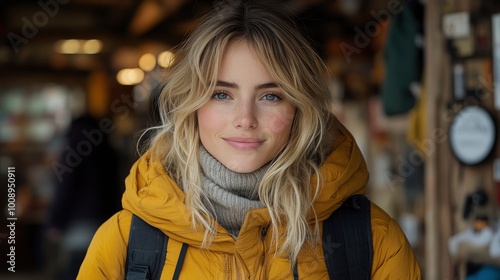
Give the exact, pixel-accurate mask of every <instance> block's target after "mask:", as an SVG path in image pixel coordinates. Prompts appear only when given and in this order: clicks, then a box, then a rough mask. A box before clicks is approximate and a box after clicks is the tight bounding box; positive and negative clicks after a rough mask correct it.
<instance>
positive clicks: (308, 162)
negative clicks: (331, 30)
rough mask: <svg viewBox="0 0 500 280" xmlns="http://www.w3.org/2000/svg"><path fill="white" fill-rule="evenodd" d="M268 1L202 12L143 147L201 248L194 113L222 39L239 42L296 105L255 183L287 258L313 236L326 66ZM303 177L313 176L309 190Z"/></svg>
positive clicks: (326, 114) (207, 223)
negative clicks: (176, 190) (179, 194)
mask: <svg viewBox="0 0 500 280" xmlns="http://www.w3.org/2000/svg"><path fill="white" fill-rule="evenodd" d="M269 2H270V1H266V2H265V3H264V2H263V3H257V2H256V1H248V2H239V3H236V2H235V1H228V2H227V3H226V2H220V3H219V4H218V5H216V6H215V9H214V10H213V11H212V12H211V13H209V14H208V15H206V16H204V17H203V18H202V21H201V23H200V24H199V25H198V27H197V28H196V30H195V31H193V32H192V33H191V35H190V36H189V37H188V38H187V39H186V41H185V42H184V43H183V44H182V45H180V47H179V48H178V51H177V53H176V58H175V61H174V65H173V66H172V68H171V70H170V71H169V74H168V77H167V79H166V82H165V85H164V87H163V89H162V91H161V93H160V95H159V99H158V109H159V111H160V112H159V113H160V116H161V121H162V124H161V125H160V126H158V127H156V129H157V131H156V134H155V136H154V137H153V138H152V139H151V142H150V146H149V149H150V152H151V155H152V156H153V157H155V158H157V159H158V160H160V161H162V162H163V165H164V166H165V169H166V171H167V172H168V173H169V174H170V175H171V176H172V177H173V178H174V179H175V180H176V182H177V183H178V184H179V186H180V187H181V188H182V189H183V190H184V192H185V194H186V204H187V205H188V207H189V208H190V209H191V211H192V218H193V219H192V221H193V226H194V227H196V226H200V225H201V226H202V227H203V230H204V231H205V239H204V243H203V246H204V247H206V248H208V246H209V245H210V242H211V241H212V240H213V237H214V236H215V234H216V230H215V221H214V219H213V218H211V215H210V214H209V213H210V211H209V210H208V209H207V207H210V206H207V205H205V204H204V203H203V196H204V191H203V187H202V186H201V184H200V178H201V176H200V175H201V173H202V171H201V167H200V165H199V161H198V151H199V148H200V145H201V144H200V139H199V135H198V123H197V118H196V112H197V110H198V109H199V108H200V107H201V106H202V105H203V104H204V103H205V102H207V101H208V100H209V98H210V96H211V95H212V94H213V90H214V86H215V83H216V81H217V73H218V71H219V65H220V63H221V59H222V56H223V54H224V51H225V50H226V47H227V46H228V44H229V43H230V42H232V41H234V40H246V41H247V42H248V43H249V45H251V46H252V47H253V48H254V50H255V51H256V53H257V54H258V56H259V57H260V59H261V62H262V63H263V64H264V65H265V66H266V67H267V69H268V70H269V72H270V74H271V75H272V77H273V79H274V80H275V82H276V83H277V84H278V85H279V86H280V87H281V88H282V89H283V91H284V92H285V94H286V98H288V99H289V100H290V101H291V102H292V103H293V104H294V105H295V106H296V107H297V111H296V115H295V118H294V122H293V126H292V132H291V134H290V139H289V142H288V144H287V145H286V146H285V147H284V148H283V150H282V151H281V152H280V153H279V154H278V155H276V157H275V158H274V160H273V162H272V164H271V166H270V167H269V169H268V171H267V172H266V174H265V175H264V177H263V179H262V181H261V183H260V185H259V197H260V200H261V201H262V203H263V204H264V205H265V206H266V207H267V209H268V210H269V214H270V217H271V225H270V226H271V227H272V233H273V235H272V236H273V237H272V238H273V242H274V243H273V244H276V253H278V254H280V255H281V254H285V255H286V256H287V257H288V258H289V259H290V260H291V261H292V262H295V261H296V260H297V257H298V254H299V251H300V250H301V248H302V247H303V245H304V244H305V243H306V242H307V241H308V240H312V239H316V238H317V237H318V236H319V230H318V223H317V219H316V215H315V213H314V209H313V207H312V205H313V203H314V200H315V198H316V196H317V193H318V191H319V189H320V185H321V177H320V176H319V175H320V174H319V166H320V165H321V164H322V163H323V161H324V159H325V157H326V156H327V155H328V154H329V152H330V151H331V143H332V137H333V135H332V134H333V130H334V129H333V126H334V124H335V117H334V116H333V115H332V114H331V112H330V104H331V99H330V92H329V90H328V79H329V75H328V71H327V67H326V66H325V64H324V63H323V61H322V59H321V58H320V57H319V56H318V55H317V53H316V52H315V51H314V49H313V48H312V47H311V44H310V41H308V40H307V39H306V38H305V37H304V36H303V35H301V32H300V31H299V30H300V29H299V28H298V27H297V26H296V23H295V21H294V20H293V19H292V18H291V17H290V16H289V14H290V13H289V12H288V10H284V9H283V8H281V7H276V6H272V7H271V6H269V5H270V4H269ZM314 174H316V176H314ZM312 177H316V180H312V179H313V178H312ZM311 182H316V186H315V188H312V186H311ZM313 189H314V190H315V191H312V190H313ZM311 216H312V217H314V220H315V222H314V225H310V219H311ZM280 229H281V230H280ZM278 240H279V242H278Z"/></svg>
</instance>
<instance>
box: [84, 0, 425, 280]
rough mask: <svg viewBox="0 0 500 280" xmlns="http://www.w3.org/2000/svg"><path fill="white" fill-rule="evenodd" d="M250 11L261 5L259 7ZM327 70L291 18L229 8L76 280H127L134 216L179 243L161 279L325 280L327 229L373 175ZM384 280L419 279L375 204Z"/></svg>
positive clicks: (378, 275)
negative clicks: (340, 111) (340, 114)
mask: <svg viewBox="0 0 500 280" xmlns="http://www.w3.org/2000/svg"><path fill="white" fill-rule="evenodd" d="M252 3H253V4H252ZM327 81H328V73H327V70H326V67H325V65H324V64H323V62H322V60H321V59H320V58H319V57H318V56H317V55H316V54H315V52H314V50H313V49H312V48H311V46H310V45H309V42H308V41H307V40H306V39H305V38H304V37H303V36H302V35H301V34H300V32H299V31H298V29H297V28H296V26H295V25H294V23H293V21H292V20H291V19H290V17H289V16H288V15H287V13H286V12H280V9H278V8H277V7H270V6H268V4H262V3H261V4H255V1H249V3H238V4H234V2H231V4H220V5H218V6H216V9H215V10H214V11H213V12H212V13H210V14H209V15H207V16H205V17H204V20H203V21H202V23H201V25H199V27H198V28H197V29H196V30H195V31H194V32H193V33H192V35H191V36H190V37H189V38H188V39H187V41H186V42H185V43H184V44H183V45H182V47H181V48H180V50H179V53H178V54H177V57H176V59H175V65H174V66H173V68H172V70H171V72H170V74H169V77H168V81H167V82H166V84H165V87H164V89H163V91H162V93H161V95H160V97H159V102H158V104H159V109H160V115H161V118H162V125H161V126H160V127H158V128H157V129H158V131H157V134H156V135H155V137H154V138H152V140H151V143H150V147H149V149H148V151H147V152H146V153H145V154H144V155H143V156H142V157H141V158H140V159H139V160H138V161H137V162H136V163H135V164H134V166H133V167H132V169H131V173H130V175H129V176H128V177H127V179H126V190H125V193H124V196H123V199H122V204H123V208H124V209H123V210H122V211H120V212H119V213H117V214H116V215H115V216H113V217H112V218H111V219H110V220H108V221H107V222H106V223H104V224H103V225H102V226H101V227H100V229H99V230H98V231H97V233H96V234H95V236H94V239H93V241H92V244H91V246H90V247H89V250H88V253H87V256H86V259H85V261H84V262H83V264H82V266H81V269H80V274H79V279H96V278H98V279H101V278H108V279H123V278H124V273H125V262H126V261H125V260H126V250H127V242H128V237H129V230H130V224H131V217H132V214H135V215H136V216H138V217H140V218H142V219H143V220H144V221H146V222H147V223H149V224H151V225H153V226H155V227H157V228H159V229H161V230H162V232H163V233H165V234H167V236H169V241H168V247H167V252H168V254H167V257H166V261H165V265H164V267H163V272H162V279H171V278H172V275H173V273H174V270H175V269H176V263H177V260H178V257H179V252H180V248H181V245H182V244H183V243H184V244H187V245H188V248H187V251H186V254H185V260H184V263H183V266H182V270H181V272H180V275H179V277H180V279H293V278H294V275H293V274H294V271H293V267H296V268H297V272H298V277H299V278H301V279H302V278H308V279H327V278H328V272H327V268H326V265H325V258H324V257H323V249H322V245H321V236H320V235H321V234H320V228H321V226H322V221H324V220H325V219H326V218H327V217H328V216H330V214H331V213H332V212H333V211H334V210H336V209H337V208H338V207H339V206H340V205H341V204H342V202H343V201H345V200H346V199H347V198H348V197H349V196H351V195H354V194H362V193H364V192H365V185H366V183H367V180H368V172H367V169H366V165H365V162H364V160H363V158H362V155H361V153H360V151H359V149H358V147H357V146H356V144H355V142H354V139H353V138H352V136H351V135H350V134H349V132H348V131H347V130H346V129H345V128H343V127H342V126H341V125H340V124H339V123H338V122H337V121H336V119H335V117H334V116H333V115H332V114H331V112H330V110H329V109H330V106H331V103H330V93H329V91H328V85H327ZM371 213H372V214H371V215H372V221H371V222H372V232H373V248H374V258H373V267H372V278H373V279H420V270H419V267H418V263H417V261H416V259H415V256H414V254H413V252H412V250H411V247H410V246H409V244H408V242H407V240H406V238H405V236H404V234H403V233H402V231H401V229H400V228H399V226H398V225H397V223H396V222H395V221H394V220H392V219H391V218H390V217H389V216H388V215H387V214H385V213H384V212H383V211H382V210H381V209H380V208H378V207H377V206H375V205H372V206H371Z"/></svg>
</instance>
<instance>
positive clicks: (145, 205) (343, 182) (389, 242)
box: [77, 127, 421, 280]
mask: <svg viewBox="0 0 500 280" xmlns="http://www.w3.org/2000/svg"><path fill="white" fill-rule="evenodd" d="M333 145H334V146H333V147H334V150H333V152H332V153H331V154H330V155H329V157H328V158H327V160H326V162H325V163H324V164H323V165H322V166H321V173H322V175H323V176H324V179H325V182H326V183H325V186H324V187H323V188H322V189H321V191H320V196H319V199H318V200H317V201H316V202H315V203H314V208H315V212H316V214H317V216H318V219H319V221H323V220H325V219H326V218H328V216H329V215H330V214H331V213H332V212H333V211H334V210H336V209H337V208H338V207H339V206H340V205H341V204H342V202H343V201H344V200H345V199H346V198H348V197H349V196H351V195H353V194H362V193H364V192H365V185H366V183H367V181H368V172H367V169H366V164H365V161H364V159H363V157H362V155H361V152H360V151H359V149H358V147H357V145H356V143H355V141H354V139H353V137H352V136H351V134H350V133H349V132H348V131H347V130H346V129H345V128H342V127H341V128H339V131H338V133H337V136H336V138H335V141H334V144H333ZM313 180H314V179H313ZM312 185H314V184H312ZM184 201H185V196H184V193H183V191H182V190H181V189H180V188H179V187H178V186H177V184H176V182H174V181H173V180H172V178H171V177H170V176H169V175H168V174H167V173H166V172H165V171H164V169H163V166H162V164H161V163H160V162H158V161H155V160H153V159H152V158H151V157H149V156H148V154H147V153H146V154H145V155H144V156H142V157H141V158H140V159H139V160H138V161H137V162H136V163H135V164H134V165H133V167H132V169H131V172H130V175H129V176H128V177H127V179H126V190H125V193H124V195H123V199H122V204H123V210H122V211H120V212H118V213H117V214H115V215H114V216H113V217H111V218H110V219H109V220H108V221H107V222H105V223H104V224H103V225H102V226H101V227H100V228H99V230H98V231H97V232H96V234H95V236H94V238H93V240H92V243H91V245H90V247H89V249H88V252H87V256H86V258H85V260H84V262H83V264H82V266H81V268H80V273H79V275H78V278H77V279H92V280H94V279H124V276H125V263H126V253H127V242H128V238H129V231H130V224H131V218H132V213H134V214H136V215H137V216H139V217H141V218H142V219H143V220H145V221H147V222H148V223H150V224H151V225H153V226H155V227H157V228H159V229H161V230H162V231H163V232H164V233H165V234H167V235H168V236H169V242H168V247H167V251H168V254H167V257H166V261H165V265H164V267H163V273H162V278H161V279H172V275H173V273H174V270H175V267H176V264H177V259H178V256H179V253H180V249H181V246H182V244H183V243H186V244H188V249H187V252H186V255H185V260H184V263H183V266H182V271H181V273H180V278H179V279H190V280H192V279H196V280H201V279H293V269H292V266H291V265H290V262H289V261H288V260H287V259H286V258H281V257H280V256H276V255H275V253H274V248H275V247H274V246H273V245H271V236H272V232H271V229H269V231H268V232H267V233H265V231H263V230H262V229H263V228H265V227H266V226H267V225H268V224H269V223H270V218H269V214H268V212H267V210H266V209H253V210H251V211H249V212H248V213H247V215H246V217H245V221H244V223H243V226H242V227H241V231H240V233H239V235H238V238H237V239H236V240H235V239H233V237H231V235H230V234H229V233H228V231H227V230H226V229H224V228H223V227H222V226H220V225H218V227H217V235H216V237H215V239H214V241H213V243H212V245H211V247H210V250H206V249H200V246H201V243H202V241H203V235H204V233H203V232H202V231H194V230H193V229H192V227H191V215H190V212H189V210H188V208H187V206H186V205H185V203H184ZM371 215H372V218H371V220H372V232H373V249H374V256H373V267H372V279H384V280H385V279H404V280H412V279H421V276H420V268H419V265H418V263H417V260H416V258H415V255H414V253H413V251H412V248H411V247H410V245H409V243H408V241H407V240H406V238H405V236H404V234H403V232H402V230H401V229H400V227H399V226H398V224H397V223H396V222H395V221H394V220H393V219H392V218H391V217H389V216H388V215H387V214H386V213H385V212H384V211H383V210H381V209H380V208H379V207H377V206H376V205H374V204H372V206H371ZM312 222H313V219H312V217H311V223H312ZM297 268H298V275H299V279H315V280H316V279H328V271H327V268H326V265H325V259H324V254H323V249H322V247H321V246H317V247H316V249H314V251H310V250H303V252H301V253H300V255H299V258H298V264H297Z"/></svg>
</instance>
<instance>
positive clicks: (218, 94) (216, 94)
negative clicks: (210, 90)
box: [212, 91, 229, 100]
mask: <svg viewBox="0 0 500 280" xmlns="http://www.w3.org/2000/svg"><path fill="white" fill-rule="evenodd" d="M212 98H213V99H220V100H224V99H228V98H229V95H228V94H227V93H225V92H223V91H217V92H214V94H213V95H212Z"/></svg>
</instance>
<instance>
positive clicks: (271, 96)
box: [262, 93, 281, 101]
mask: <svg viewBox="0 0 500 280" xmlns="http://www.w3.org/2000/svg"><path fill="white" fill-rule="evenodd" d="M262 99H264V100H266V101H279V100H281V97H279V96H278V95H276V94H274V93H268V94H266V95H264V96H263V97H262Z"/></svg>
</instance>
